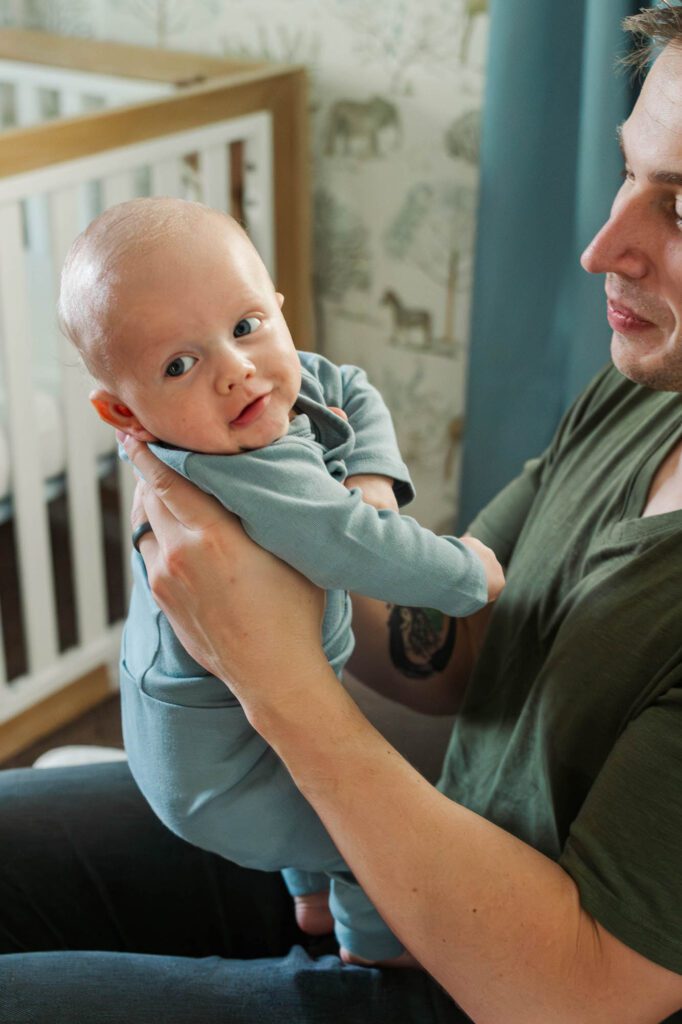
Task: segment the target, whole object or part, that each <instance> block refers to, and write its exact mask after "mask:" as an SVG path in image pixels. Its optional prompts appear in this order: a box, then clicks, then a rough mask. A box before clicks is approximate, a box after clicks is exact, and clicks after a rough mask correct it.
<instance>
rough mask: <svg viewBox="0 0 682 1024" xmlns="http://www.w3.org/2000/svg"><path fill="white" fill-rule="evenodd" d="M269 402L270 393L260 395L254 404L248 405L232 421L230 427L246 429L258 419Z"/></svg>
mask: <svg viewBox="0 0 682 1024" xmlns="http://www.w3.org/2000/svg"><path fill="white" fill-rule="evenodd" d="M269 401H270V393H269V392H268V393H267V394H266V395H260V396H259V397H258V398H254V400H253V401H252V402H249V403H248V405H245V406H244V408H243V409H242V411H241V412H240V413H239V415H238V416H235V418H234V419H233V420H230V426H231V427H246V426H248V425H249V424H250V423H253V421H254V420H256V419H258V417H259V416H260V414H261V413H262V412H263V410H264V409H265V407H266V405H267V404H268V402H269Z"/></svg>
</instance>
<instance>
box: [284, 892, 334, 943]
mask: <svg viewBox="0 0 682 1024" xmlns="http://www.w3.org/2000/svg"><path fill="white" fill-rule="evenodd" d="M294 903H295V905H296V923H297V924H298V927H299V928H300V929H301V931H302V932H305V933H306V935H328V934H329V932H331V931H333V930H334V918H333V917H332V915H331V911H330V909H329V892H328V890H327V889H324V890H323V891H322V892H309V893H306V894H305V896H294Z"/></svg>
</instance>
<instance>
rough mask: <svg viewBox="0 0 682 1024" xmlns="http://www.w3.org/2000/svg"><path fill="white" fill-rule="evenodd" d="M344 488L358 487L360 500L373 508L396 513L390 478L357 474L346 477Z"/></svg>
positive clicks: (396, 508)
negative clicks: (388, 509)
mask: <svg viewBox="0 0 682 1024" xmlns="http://www.w3.org/2000/svg"><path fill="white" fill-rule="evenodd" d="M346 487H347V488H348V489H349V490H350V489H351V488H352V487H359V488H360V490H361V491H362V499H363V501H366V502H367V504H368V505H373V506H374V508H390V509H391V510H392V511H393V512H397V511H398V502H397V501H396V498H395V494H394V493H393V481H392V480H391V478H390V476H378V475H377V474H375V473H358V474H357V475H356V476H349V477H346Z"/></svg>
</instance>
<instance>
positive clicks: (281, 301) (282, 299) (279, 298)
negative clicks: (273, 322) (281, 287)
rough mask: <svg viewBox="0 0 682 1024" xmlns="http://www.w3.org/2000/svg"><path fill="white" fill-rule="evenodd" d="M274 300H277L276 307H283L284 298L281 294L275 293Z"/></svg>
mask: <svg viewBox="0 0 682 1024" xmlns="http://www.w3.org/2000/svg"><path fill="white" fill-rule="evenodd" d="M275 298H276V299H277V305H278V306H279V308H280V309H281V308H282V306H283V305H284V296H283V295H282V293H281V292H275Z"/></svg>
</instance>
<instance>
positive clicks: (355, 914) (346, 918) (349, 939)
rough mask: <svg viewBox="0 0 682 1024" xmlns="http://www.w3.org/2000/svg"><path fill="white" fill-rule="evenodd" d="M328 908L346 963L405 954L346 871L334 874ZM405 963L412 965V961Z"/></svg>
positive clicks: (379, 960) (373, 960)
mask: <svg viewBox="0 0 682 1024" xmlns="http://www.w3.org/2000/svg"><path fill="white" fill-rule="evenodd" d="M329 909H330V910H331V912H332V915H333V917H334V933H335V935H336V938H337V940H338V943H339V946H340V947H341V950H342V956H343V959H344V960H345V961H346V962H347V963H363V962H364V963H367V962H371V963H377V962H382V963H383V962H385V961H394V960H396V959H397V958H402V957H403V956H404V954H405V949H404V947H403V945H402V943H401V942H400V941H399V940H398V939H397V938H396V937H395V935H394V934H393V933H392V932H391V931H390V929H389V928H388V926H387V925H386V924H385V923H384V921H383V919H382V918H381V917H380V915H379V913H378V911H377V910H376V909H375V907H374V905H373V904H372V903H370V901H369V900H368V898H367V897H366V896H365V893H364V892H363V890H362V889H361V888H360V886H359V885H358V883H357V882H356V881H355V879H354V878H353V876H352V874H351V873H350V872H349V871H344V872H335V873H334V875H333V877H332V882H331V887H330V894H329ZM408 955H409V954H408ZM399 963H400V961H399ZM406 966H413V963H410V964H409V965H408V964H406Z"/></svg>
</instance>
